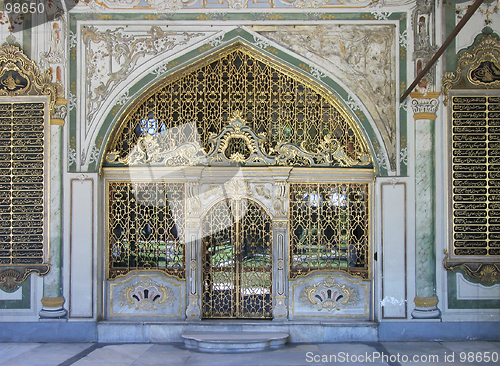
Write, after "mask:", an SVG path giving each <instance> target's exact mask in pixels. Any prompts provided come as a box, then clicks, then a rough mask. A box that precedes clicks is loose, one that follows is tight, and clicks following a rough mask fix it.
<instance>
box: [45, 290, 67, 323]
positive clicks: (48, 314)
mask: <svg viewBox="0 0 500 366" xmlns="http://www.w3.org/2000/svg"><path fill="white" fill-rule="evenodd" d="M63 304H64V297H62V296H59V297H45V296H44V297H42V305H43V307H42V310H40V312H39V313H38V315H39V316H40V320H67V318H68V311H67V310H66V309H64V307H63Z"/></svg>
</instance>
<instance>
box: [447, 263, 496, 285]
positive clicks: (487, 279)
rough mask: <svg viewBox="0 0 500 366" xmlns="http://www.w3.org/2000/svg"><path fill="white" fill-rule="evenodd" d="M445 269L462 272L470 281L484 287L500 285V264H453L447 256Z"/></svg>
mask: <svg viewBox="0 0 500 366" xmlns="http://www.w3.org/2000/svg"><path fill="white" fill-rule="evenodd" d="M443 267H444V268H445V269H446V270H447V271H451V272H456V271H462V272H463V274H464V275H465V277H467V278H468V279H469V280H472V281H476V282H480V283H482V284H484V285H488V286H490V285H493V284H495V283H500V263H480V262H470V263H464V262H452V261H450V260H449V259H448V256H446V257H445V259H444V260H443Z"/></svg>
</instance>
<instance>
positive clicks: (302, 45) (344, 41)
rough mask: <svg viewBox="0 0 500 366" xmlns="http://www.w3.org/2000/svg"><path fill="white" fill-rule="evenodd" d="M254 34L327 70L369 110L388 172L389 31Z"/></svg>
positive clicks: (391, 132) (297, 29)
mask: <svg viewBox="0 0 500 366" xmlns="http://www.w3.org/2000/svg"><path fill="white" fill-rule="evenodd" d="M251 28H252V30H254V31H256V32H258V33H260V34H261V35H263V36H265V37H267V38H269V39H272V40H273V41H275V42H277V43H279V44H281V45H283V46H284V47H287V48H289V49H291V50H293V51H294V52H297V53H298V54H300V55H302V56H304V57H306V58H308V59H310V60H311V61H313V62H314V63H316V64H318V65H320V66H322V67H324V68H325V69H326V70H330V71H331V73H332V74H333V75H335V76H336V77H337V78H338V79H339V80H342V82H343V83H345V84H346V86H347V87H348V88H349V89H351V90H352V91H353V92H354V93H355V94H356V95H357V96H358V97H359V99H360V100H361V101H362V103H363V104H364V105H365V107H366V108H367V109H368V111H369V112H370V114H371V115H372V117H373V118H374V121H375V123H376V125H377V127H378V129H379V130H380V133H381V135H382V137H383V139H384V143H385V144H386V148H387V151H388V153H389V159H390V162H391V166H392V168H394V166H395V161H396V101H395V97H394V96H395V95H396V65H395V63H396V56H395V54H394V44H395V43H396V42H397V40H396V28H395V26H393V25H367V26H361V25H346V24H343V25H320V26H280V27H274V26H266V27H262V26H254V27H251Z"/></svg>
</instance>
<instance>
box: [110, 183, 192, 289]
mask: <svg viewBox="0 0 500 366" xmlns="http://www.w3.org/2000/svg"><path fill="white" fill-rule="evenodd" d="M184 196H185V194H184V184H182V183H164V182H149V183H141V182H113V181H110V182H108V197H109V207H108V221H109V222H108V262H109V272H108V279H113V278H116V277H117V276H122V275H126V274H127V273H128V272H130V271H132V270H137V269H156V270H161V271H164V272H166V273H168V274H170V275H173V276H175V277H177V278H181V279H182V278H185V235H184V230H185V229H184Z"/></svg>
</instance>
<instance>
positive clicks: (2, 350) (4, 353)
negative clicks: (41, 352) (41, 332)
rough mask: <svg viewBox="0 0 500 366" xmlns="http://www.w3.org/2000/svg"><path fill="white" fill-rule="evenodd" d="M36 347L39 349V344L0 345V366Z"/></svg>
mask: <svg viewBox="0 0 500 366" xmlns="http://www.w3.org/2000/svg"><path fill="white" fill-rule="evenodd" d="M36 347H40V343H0V364H1V363H2V362H5V361H7V360H10V359H12V358H14V357H17V356H19V355H21V354H23V353H26V352H29V351H31V350H33V349H34V348H36Z"/></svg>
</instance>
